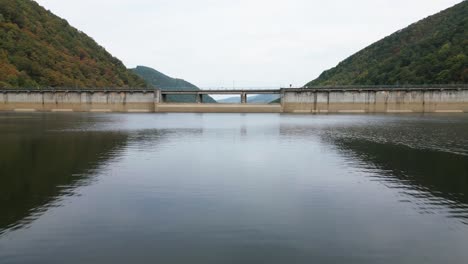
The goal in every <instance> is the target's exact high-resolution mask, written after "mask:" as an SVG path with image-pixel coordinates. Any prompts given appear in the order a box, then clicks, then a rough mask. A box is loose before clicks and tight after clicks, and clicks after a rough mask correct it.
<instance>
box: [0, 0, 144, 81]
mask: <svg viewBox="0 0 468 264" xmlns="http://www.w3.org/2000/svg"><path fill="white" fill-rule="evenodd" d="M144 86H146V84H145V82H144V81H143V80H142V79H141V78H139V77H138V76H136V75H135V74H133V73H132V72H131V71H129V70H127V69H126V67H125V66H124V65H123V63H122V62H121V61H120V60H118V59H117V58H115V57H113V56H112V55H111V54H109V53H108V52H107V51H106V50H105V49H104V48H103V47H101V46H99V45H98V44H97V43H96V42H95V41H94V40H93V39H92V38H90V37H89V36H87V35H86V34H84V33H83V32H81V31H78V30H77V29H75V28H73V27H72V26H70V25H69V24H68V22H67V21H66V20H64V19H61V18H59V17H57V16H56V15H54V14H52V13H51V12H50V11H47V10H46V9H44V8H43V7H41V6H39V5H38V4H37V3H36V2H34V1H31V0H0V87H16V88H18V87H29V88H32V87H144Z"/></svg>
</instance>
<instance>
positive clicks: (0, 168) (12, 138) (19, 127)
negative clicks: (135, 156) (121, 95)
mask: <svg viewBox="0 0 468 264" xmlns="http://www.w3.org/2000/svg"><path fill="white" fill-rule="evenodd" d="M0 120H1V123H0V131H1V134H0V146H1V150H0V175H1V177H0V209H1V214H0V234H1V233H2V232H3V231H4V230H6V229H18V228H22V227H23V226H24V225H27V224H28V223H29V222H31V221H32V220H34V219H35V218H36V217H38V216H39V215H40V214H41V212H42V211H44V210H47V208H48V207H50V206H53V205H54V201H55V199H59V198H60V197H61V196H69V195H73V193H74V191H73V190H74V188H75V187H77V186H81V185H86V184H89V181H90V180H91V179H90V176H91V175H92V174H93V171H94V170H95V169H96V168H98V167H99V165H100V164H103V163H105V161H106V160H107V159H108V158H109V157H112V156H113V155H114V154H113V153H114V152H115V151H117V150H118V149H120V148H122V146H124V145H125V143H126V135H124V134H120V133H115V132H112V133H102V132H85V133H77V132H74V133H73V132H72V133H62V132H60V130H61V129H64V128H68V127H69V125H70V124H72V123H73V122H77V123H80V122H86V123H87V124H90V123H94V122H96V121H94V120H92V119H90V118H89V117H86V116H71V118H68V117H65V116H54V117H53V118H52V119H49V118H46V119H44V120H42V119H39V120H40V121H39V122H38V120H37V119H35V118H30V117H28V116H21V115H20V116H17V117H16V116H2V118H1V119H0ZM43 129H47V130H49V131H51V132H50V133H46V131H44V130H43ZM25 134H26V135H27V136H25Z"/></svg>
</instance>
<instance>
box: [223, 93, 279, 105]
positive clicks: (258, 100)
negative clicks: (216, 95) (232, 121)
mask: <svg viewBox="0 0 468 264" xmlns="http://www.w3.org/2000/svg"><path fill="white" fill-rule="evenodd" d="M278 98H279V95H277V94H259V95H255V96H252V97H249V98H248V99H247V102H248V103H252V104H262V103H264V104H269V103H272V102H273V101H276V100H277V99H278ZM218 103H224V104H234V103H240V96H233V97H229V98H225V99H221V100H218Z"/></svg>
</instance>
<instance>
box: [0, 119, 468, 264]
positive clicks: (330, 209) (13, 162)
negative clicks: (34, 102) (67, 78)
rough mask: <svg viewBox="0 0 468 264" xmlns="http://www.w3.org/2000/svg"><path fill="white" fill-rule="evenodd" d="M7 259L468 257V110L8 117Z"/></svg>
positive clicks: (0, 256) (3, 209)
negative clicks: (456, 112)
mask: <svg viewBox="0 0 468 264" xmlns="http://www.w3.org/2000/svg"><path fill="white" fill-rule="evenodd" d="M0 146H1V149H0V213H1V214H0V263H128V262H137V263H138V262H142V263H154V262H162V263H187V262H190V263H289V262H294V263H311V262H312V263H313V262H318V263H442V262H443V263H464V262H466V261H468V253H467V252H466V249H465V247H466V243H468V116H467V115H450V116H441V115H428V116H424V115H423V116H416V115H415V116H413V115H409V116H392V115H389V116H378V115H375V116H370V115H369V116H358V115H336V116H332V115H331V116H311V115H307V116H297V115H241V114H239V115H236V114H232V115H229V114H226V115H223V114H219V115H210V114H207V115H202V114H167V115H152V114H148V115H140V114H135V115H123V114H122V115H111V114H90V113H85V114H0Z"/></svg>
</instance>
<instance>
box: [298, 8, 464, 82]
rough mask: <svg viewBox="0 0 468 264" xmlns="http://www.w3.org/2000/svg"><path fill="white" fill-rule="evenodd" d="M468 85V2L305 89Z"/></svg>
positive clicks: (398, 35)
mask: <svg viewBox="0 0 468 264" xmlns="http://www.w3.org/2000/svg"><path fill="white" fill-rule="evenodd" d="M449 83H456V84H459V83H468V1H463V2H462V3H460V4H457V5H455V6H454V7H452V8H449V9H447V10H445V11H442V12H440V13H438V14H436V15H433V16H430V17H428V18H426V19H423V20H421V21H419V22H417V23H415V24H412V25H410V26H409V27H407V28H405V29H403V30H400V31H398V32H396V33H394V34H392V35H390V36H388V37H386V38H384V39H382V40H380V41H378V42H376V43H375V44H372V45H371V46H369V47H367V48H365V49H363V50H361V51H359V52H358V53H356V54H355V55H353V56H351V57H349V58H347V59H346V60H344V61H342V62H341V63H340V64H338V66H336V67H335V68H332V69H330V70H327V71H325V72H324V73H322V74H321V75H320V77H318V78H317V79H316V80H314V81H312V82H310V83H308V84H307V85H306V86H314V85H395V84H449Z"/></svg>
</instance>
